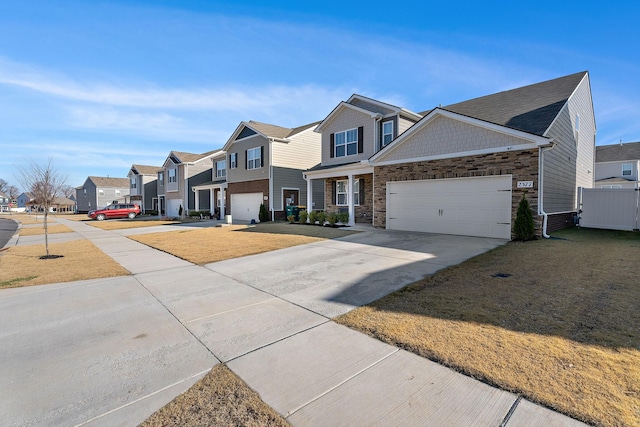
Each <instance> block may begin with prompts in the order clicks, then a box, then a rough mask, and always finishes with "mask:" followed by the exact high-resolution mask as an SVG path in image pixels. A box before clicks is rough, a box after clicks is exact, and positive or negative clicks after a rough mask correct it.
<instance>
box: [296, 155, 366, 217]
mask: <svg viewBox="0 0 640 427" xmlns="http://www.w3.org/2000/svg"><path fill="white" fill-rule="evenodd" d="M304 177H305V180H306V181H307V206H313V200H312V198H311V197H312V191H311V187H312V185H313V181H315V180H323V181H324V183H325V186H324V187H325V191H324V210H325V212H328V213H331V212H341V211H343V210H346V211H347V212H348V213H349V223H348V225H350V226H353V225H355V224H356V223H362V224H367V223H368V224H371V223H372V222H373V167H372V166H370V165H369V164H368V163H367V162H356V163H350V164H347V165H338V166H329V167H322V166H320V167H317V168H314V169H311V170H308V171H307V172H306V173H305V174H304Z"/></svg>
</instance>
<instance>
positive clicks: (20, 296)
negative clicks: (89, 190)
mask: <svg viewBox="0 0 640 427" xmlns="http://www.w3.org/2000/svg"><path fill="white" fill-rule="evenodd" d="M59 222H62V223H64V224H65V225H67V226H69V227H70V228H72V229H73V230H74V231H75V232H76V233H78V234H79V235H81V236H82V237H84V238H88V239H90V240H91V241H92V242H93V243H94V244H95V245H96V246H97V247H99V248H100V249H101V250H103V251H104V252H105V253H106V254H107V255H109V256H111V257H112V258H113V259H115V260H116V261H118V262H119V263H120V264H121V265H123V266H124V267H125V268H126V269H127V270H129V271H130V272H131V273H132V274H133V275H132V276H127V277H121V278H113V279H100V280H91V281H85V282H74V283H69V284H58V285H46V286H39V287H33V288H21V289H8V290H5V291H2V293H0V336H1V337H2V342H3V346H2V349H0V377H1V378H3V382H2V385H0V405H1V406H0V413H2V414H9V418H8V424H9V425H23V424H56V425H85V424H88V425H135V424H137V423H139V422H141V421H143V420H144V419H145V418H146V417H147V416H149V415H151V414H152V413H153V412H155V411H156V410H157V409H159V408H160V407H162V406H163V405H164V404H166V403H168V402H169V401H170V400H172V398H173V397H175V396H176V395H178V394H179V393H181V392H183V391H184V390H186V389H187V388H188V387H189V386H190V385H191V384H193V383H194V382H195V381H196V380H197V379H199V378H200V377H202V376H203V375H204V374H205V373H206V371H208V370H209V369H210V368H211V367H212V366H214V365H215V364H216V363H218V361H222V362H225V363H226V364H227V365H228V366H229V367H230V368H231V369H232V370H233V371H234V372H235V373H236V374H238V375H239V376H240V377H241V378H242V379H243V380H244V381H245V382H246V383H247V384H248V385H249V386H250V387H251V388H253V389H254V390H256V391H257V392H258V393H259V394H260V396H261V397H262V399H263V400H264V401H265V402H266V403H267V404H269V405H271V406H272V407H273V408H275V409H276V410H277V411H278V412H280V413H281V414H282V415H283V416H284V417H286V418H287V420H288V421H289V422H291V423H292V424H293V425H300V426H316V425H380V424H384V425H434V426H435V425H481V426H482V425H487V426H488V425H500V424H501V423H502V425H508V426H512V425H523V424H522V422H523V420H524V422H526V420H527V419H535V418H537V417H541V418H544V419H545V420H546V422H547V424H546V425H557V426H565V425H566V426H569V425H578V424H579V423H577V422H576V421H574V420H572V419H569V418H566V417H564V416H562V415H559V414H557V413H555V412H552V411H550V410H547V409H545V408H542V407H540V406H537V405H534V404H532V403H530V402H526V401H524V400H521V399H519V398H518V397H517V396H515V395H513V394H510V393H507V392H504V391H501V390H498V389H495V388H492V387H490V386H487V385H485V384H483V383H480V382H478V381H476V380H473V379H471V378H468V377H465V376H463V375H461V374H458V373H455V372H453V371H451V370H449V369H447V368H443V367H441V366H439V365H437V364H435V363H433V362H430V361H428V360H426V359H423V358H421V357H418V356H415V355H413V354H410V353H407V352H405V351H402V350H399V349H397V348H395V347H393V346H389V345H387V344H384V343H382V342H380V341H377V340H375V339H372V338H370V337H368V336H365V335H363V334H360V333H358V332H355V331H353V330H350V329H348V328H345V327H343V326H340V325H337V324H335V323H333V322H332V321H331V318H332V317H334V316H336V315H339V314H342V313H346V312H347V311H349V310H351V309H353V308H354V307H357V306H359V305H362V304H366V303H368V302H371V301H373V300H375V299H378V298H380V297H382V296H384V295H386V294H388V293H390V292H393V291H394V290H396V289H399V288H401V287H403V286H405V285H407V284H409V283H412V282H414V281H416V280H419V279H421V278H423V277H425V276H428V275H431V274H433V273H435V272H436V271H438V270H439V269H441V268H444V267H447V266H450V265H454V264H457V263H460V262H462V261H463V260H465V259H467V258H470V257H472V256H475V255H477V254H480V253H482V252H485V251H487V250H490V249H492V248H494V247H497V246H499V245H501V244H503V243H504V241H501V240H495V239H483V238H470V237H461V236H442V235H428V234H412V233H399V232H388V231H380V230H371V231H366V232H363V233H359V234H354V235H351V236H348V237H346V238H342V239H338V240H327V241H322V242H317V243H313V244H308V245H303V246H298V247H294V248H288V249H283V250H279V251H273V252H269V253H264V254H259V255H253V256H248V257H243V258H238V259H233V260H228V261H223V262H218V263H214V264H208V265H206V266H204V267H203V266H196V265H193V264H191V263H188V262H186V261H184V260H181V259H178V258H176V257H173V256H171V255H169V254H166V253H164V252H161V251H157V250H155V249H151V248H149V247H147V246H145V245H142V244H140V243H137V242H134V241H132V240H129V239H127V238H126V237H124V235H123V234H126V235H133V234H136V231H135V230H127V232H126V233H122V232H120V233H118V232H109V231H103V230H99V229H96V228H94V227H91V226H88V225H86V224H83V223H78V222H73V221H68V220H59ZM140 232H141V233H142V232H144V231H143V230H140ZM34 307H36V308H35V309H34ZM5 379H7V380H5ZM532 417H533V418H532ZM512 420H513V421H512Z"/></svg>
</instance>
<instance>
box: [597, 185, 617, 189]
mask: <svg viewBox="0 0 640 427" xmlns="http://www.w3.org/2000/svg"><path fill="white" fill-rule="evenodd" d="M600 188H612V189H613V188H622V185H619V184H608V185H601V186H600Z"/></svg>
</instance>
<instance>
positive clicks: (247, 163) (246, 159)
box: [244, 150, 249, 169]
mask: <svg viewBox="0 0 640 427" xmlns="http://www.w3.org/2000/svg"><path fill="white" fill-rule="evenodd" d="M244 168H245V169H249V156H248V155H247V150H244Z"/></svg>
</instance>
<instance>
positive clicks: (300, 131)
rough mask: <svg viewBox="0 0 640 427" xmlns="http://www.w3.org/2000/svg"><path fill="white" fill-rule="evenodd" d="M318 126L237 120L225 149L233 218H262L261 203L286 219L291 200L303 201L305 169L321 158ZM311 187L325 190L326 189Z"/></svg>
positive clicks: (272, 215) (228, 203)
mask: <svg viewBox="0 0 640 427" xmlns="http://www.w3.org/2000/svg"><path fill="white" fill-rule="evenodd" d="M316 125H317V122H316V123H310V124H307V125H304V126H300V127H297V128H286V127H281V126H275V125H270V124H266V123H260V122H256V121H253V120H251V121H248V122H242V123H240V124H239V125H238V127H237V128H236V130H235V131H234V132H233V134H232V135H231V137H230V138H229V140H228V141H227V143H226V144H225V146H224V148H223V150H224V151H225V152H226V153H227V158H226V177H227V192H226V193H227V195H226V208H227V211H229V212H230V213H231V215H232V217H233V219H234V220H241V221H251V220H256V221H258V220H259V215H258V214H259V210H260V205H261V204H264V205H265V207H266V208H267V210H268V212H269V217H270V219H272V220H274V219H283V218H284V217H285V209H286V206H287V205H301V204H304V201H305V200H307V191H308V190H307V183H306V181H305V180H304V178H303V176H302V172H303V171H305V170H307V169H309V168H310V167H312V166H313V165H315V164H317V163H319V162H320V147H321V141H320V135H319V134H317V133H315V132H313V129H314V128H315V126H316ZM310 191H317V192H318V193H321V192H322V188H321V186H319V185H316V187H315V188H314V187H311V190H310ZM317 203H318V204H320V203H321V202H320V201H318V202H317ZM312 206H313V205H312ZM316 207H319V206H318V205H316Z"/></svg>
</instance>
